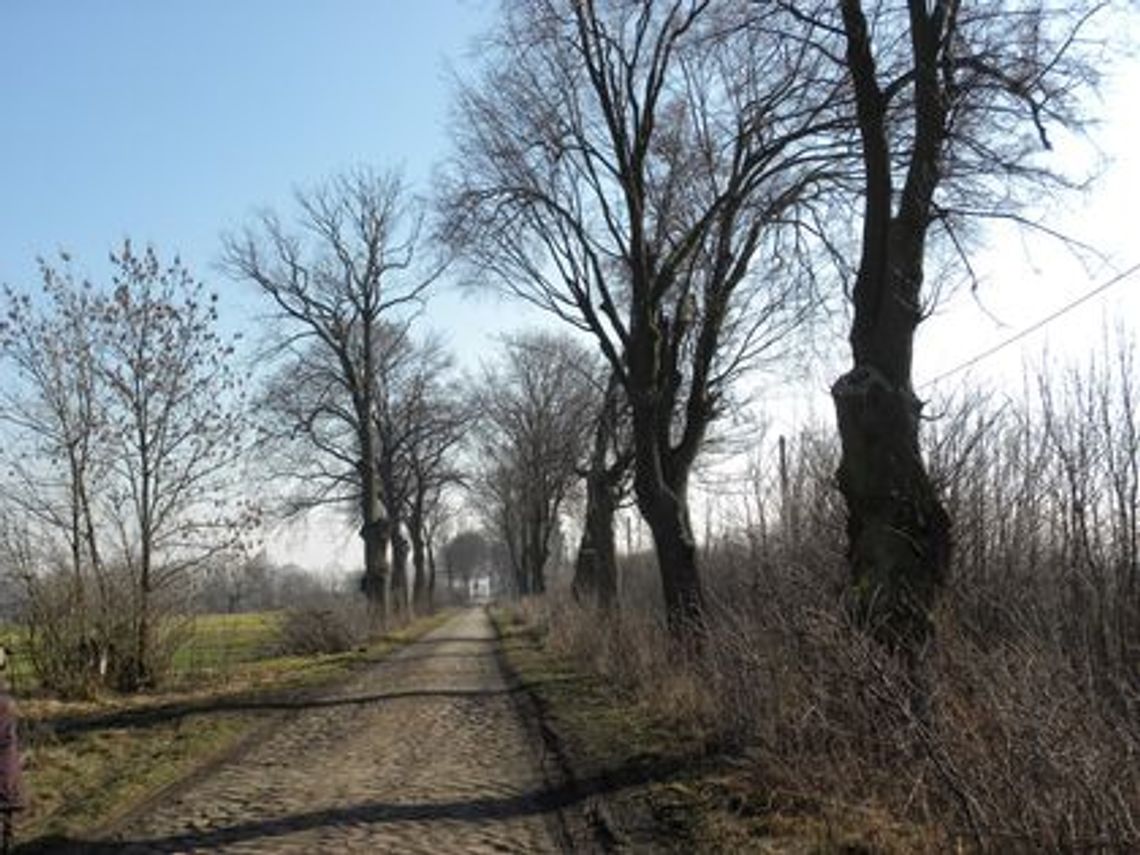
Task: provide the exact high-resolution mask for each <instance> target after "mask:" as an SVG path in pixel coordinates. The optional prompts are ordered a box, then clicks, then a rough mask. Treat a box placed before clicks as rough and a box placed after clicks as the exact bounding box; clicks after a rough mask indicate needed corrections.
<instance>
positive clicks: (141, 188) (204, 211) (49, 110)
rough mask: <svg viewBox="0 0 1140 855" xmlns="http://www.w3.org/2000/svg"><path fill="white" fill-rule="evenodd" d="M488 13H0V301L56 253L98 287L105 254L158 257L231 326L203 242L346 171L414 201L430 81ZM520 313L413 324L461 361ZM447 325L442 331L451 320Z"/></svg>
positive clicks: (440, 85) (441, 303) (435, 0)
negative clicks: (136, 251)
mask: <svg viewBox="0 0 1140 855" xmlns="http://www.w3.org/2000/svg"><path fill="white" fill-rule="evenodd" d="M496 5H497V3H496V0H423V2H411V0H321V2H303V0H241V2H235V0H229V1H228V2H222V1H221V0H194V2H153V0H151V2H142V0H106V2H98V3H96V2H80V0H71V1H70V2H64V0H34V2H33V1H32V0H5V2H4V3H3V5H2V7H0V282H8V283H11V284H21V285H30V284H34V282H35V257H36V255H37V254H52V253H54V251H55V250H56V249H57V248H64V249H67V250H68V251H69V252H70V253H71V254H72V255H73V256H74V257H75V258H76V260H77V263H78V265H79V269H80V270H81V271H82V272H85V273H89V274H91V275H94V276H96V277H98V276H99V275H100V273H101V272H102V271H103V270H104V269H105V262H104V260H105V259H106V256H107V253H108V251H109V250H110V249H112V248H113V247H114V246H115V245H117V244H118V243H119V242H120V241H121V240H122V239H123V238H124V237H125V236H130V237H131V238H132V239H133V240H134V241H135V242H136V243H144V242H150V243H153V244H154V245H155V246H156V247H157V248H158V249H159V250H160V252H162V253H164V254H166V255H171V254H173V253H174V252H178V253H180V254H181V255H182V257H183V259H184V260H185V261H186V262H188V263H189V265H190V266H191V268H192V269H193V270H194V272H195V273H196V275H198V276H199V277H200V278H203V279H205V280H207V281H208V282H211V283H213V284H216V286H217V287H218V288H219V290H220V291H222V293H223V298H224V299H225V298H228V299H227V300H226V302H227V303H229V304H230V305H231V306H232V307H233V308H234V311H235V312H237V311H239V309H238V306H239V305H241V304H245V303H248V302H249V293H248V292H247V291H245V289H244V288H243V287H242V286H238V285H234V284H232V283H228V282H226V281H225V280H223V279H222V278H221V277H220V275H219V274H218V273H217V272H216V271H214V270H213V268H212V265H213V263H214V262H215V261H216V258H217V255H218V251H219V235H220V234H221V233H222V232H223V231H226V230H234V229H237V228H240V227H241V226H242V225H243V224H244V223H246V222H248V221H249V220H250V219H251V216H252V215H253V213H254V212H255V211H256V210H257V209H258V208H261V207H263V206H270V207H275V208H277V209H278V210H281V211H283V212H284V211H287V210H288V209H289V203H290V194H291V191H292V188H293V187H294V186H297V185H302V186H304V185H307V184H311V183H312V182H315V181H319V180H321V179H323V178H326V177H328V176H330V175H332V174H333V173H335V172H337V171H339V170H343V169H346V168H350V167H353V166H356V165H360V164H367V165H371V166H375V167H377V168H380V169H387V168H389V167H397V168H402V169H403V170H404V173H405V176H406V178H407V180H408V182H409V184H410V185H411V187H412V188H413V190H415V191H417V192H426V190H427V186H428V179H429V176H430V172H431V169H432V166H433V164H434V163H435V162H436V161H437V160H438V159H440V158H442V157H444V156H445V155H446V152H447V147H448V144H447V134H446V125H447V117H448V102H449V92H450V85H449V82H448V79H449V69H454V71H455V72H456V73H460V74H462V73H463V70H464V68H465V66H467V65H469V63H470V58H471V45H472V40H473V39H474V38H475V37H476V36H477V35H478V34H479V33H480V32H481V31H482V30H483V29H485V28H486V26H487V24H488V23H489V22H490V20H491V18H492V16H493V15H494V14H495V12H496ZM516 314H517V315H518V322H519V323H522V321H523V318H524V313H523V312H522V311H521V310H516V309H515V308H514V307H511V308H510V309H509V310H506V311H505V310H504V307H503V306H500V305H496V304H495V303H494V301H488V300H483V301H481V302H479V303H477V304H474V305H472V304H471V303H470V301H463V302H460V301H459V299H458V298H457V297H456V295H454V294H445V295H443V296H442V297H441V298H440V299H439V300H438V301H437V302H436V304H435V305H433V307H432V313H431V316H430V317H431V323H432V324H433V326H437V327H448V328H449V335H450V337H451V339H452V341H453V343H454V344H455V345H456V346H457V348H458V349H459V350H460V351H461V354H462V355H463V356H465V357H467V358H468V359H470V358H471V357H472V355H473V354H475V353H476V352H478V350H479V349H480V347H482V346H483V344H484V338H483V336H482V334H481V330H482V327H483V326H487V327H492V328H495V329H498V328H502V327H509V326H511V325H512V323H513V322H514V317H515V315H516ZM460 318H461V319H462V322H461V323H460V322H458V320H459V319H460Z"/></svg>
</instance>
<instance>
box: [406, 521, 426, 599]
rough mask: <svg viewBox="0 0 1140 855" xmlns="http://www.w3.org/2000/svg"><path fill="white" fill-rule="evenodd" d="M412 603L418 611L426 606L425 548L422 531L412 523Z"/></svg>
mask: <svg viewBox="0 0 1140 855" xmlns="http://www.w3.org/2000/svg"><path fill="white" fill-rule="evenodd" d="M409 534H410V535H411V539H412V604H413V605H414V607H415V608H416V610H418V611H422V610H424V609H425V608H427V607H428V579H427V550H426V548H425V545H424V535H423V531H422V530H420V529H418V528H417V527H416V526H415V525H414V524H413V525H412V527H411V529H410V531H409Z"/></svg>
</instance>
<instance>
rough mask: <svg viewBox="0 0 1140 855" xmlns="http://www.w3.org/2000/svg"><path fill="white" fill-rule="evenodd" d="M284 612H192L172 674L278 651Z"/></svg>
mask: <svg viewBox="0 0 1140 855" xmlns="http://www.w3.org/2000/svg"><path fill="white" fill-rule="evenodd" d="M284 617H285V613H284V612H245V613H238V614H208V615H194V616H191V617H189V618H187V619H186V620H187V625H186V631H187V633H188V637H187V638H186V640H185V641H184V642H183V643H182V644H180V645H179V646H178V649H177V650H176V651H175V654H174V662H173V667H174V671H175V673H176V674H177V673H185V672H199V671H226V670H228V669H230V668H232V667H233V666H235V665H238V664H241V663H244V662H256V661H257V660H259V659H267V658H269V657H272V656H276V655H278V654H279V652H280V651H279V640H280V630H281V622H282V620H283V619H284Z"/></svg>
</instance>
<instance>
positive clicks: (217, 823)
mask: <svg viewBox="0 0 1140 855" xmlns="http://www.w3.org/2000/svg"><path fill="white" fill-rule="evenodd" d="M548 795H549V794H547V793H545V792H544V790H543V783H542V776H541V774H540V772H539V769H538V766H537V763H536V756H535V751H534V750H533V749H532V747H531V746H530V744H529V743H528V740H527V736H526V731H525V729H524V727H523V725H522V723H521V722H520V720H519V717H518V715H517V713H516V710H515V706H514V704H513V702H512V698H511V697H510V695H509V693H508V690H507V686H506V684H505V682H504V679H503V675H502V673H501V670H500V668H499V665H498V662H497V659H496V656H495V641H494V635H493V631H492V628H491V626H490V623H489V621H488V619H487V616H486V615H485V614H484V612H483V611H482V610H481V609H471V610H468V611H465V612H463V613H461V614H460V615H458V616H457V617H455V618H454V619H452V620H450V621H449V622H448V623H446V624H445V625H444V626H442V627H440V628H439V629H437V630H436V631H435V632H433V633H431V634H430V635H428V636H426V637H425V638H423V639H421V640H420V641H418V642H416V643H414V644H412V645H409V646H408V647H407V648H405V649H404V650H403V651H401V652H400V653H399V654H397V655H395V656H392V657H390V658H389V659H387V660H385V661H384V662H382V663H380V664H378V665H377V666H376V667H374V668H372V669H370V670H369V671H367V672H366V673H364V674H363V675H361V676H360V677H359V678H356V679H354V680H353V681H352V682H351V683H349V684H347V685H344V686H342V687H341V688H340V689H339V690H337V691H336V692H334V693H332V694H330V695H328V696H326V697H324V698H322V699H320V700H318V701H313V702H310V703H309V704H308V705H307V706H306V708H305V709H304V710H303V711H301V712H300V713H298V714H297V715H295V716H294V717H292V718H290V719H288V720H287V721H286V722H285V723H283V725H282V726H281V728H280V730H278V731H277V732H276V733H273V734H272V735H271V736H269V738H267V739H266V740H265V741H264V742H261V743H259V744H258V745H256V746H255V747H254V748H253V749H251V750H250V751H248V752H247V753H245V754H243V755H242V756H241V757H240V758H239V759H238V760H235V761H234V762H232V763H229V764H224V765H222V766H221V767H220V768H218V769H217V770H216V771H215V772H214V773H213V774H211V775H209V776H208V777H206V778H205V779H204V780H202V781H200V782H199V783H198V784H197V785H195V786H193V787H192V788H190V789H189V790H188V791H186V792H183V793H181V794H180V795H179V796H177V797H176V798H174V799H173V800H171V801H170V802H168V803H166V804H163V805H161V806H160V807H159V808H157V809H155V810H153V811H150V812H148V813H147V815H146V816H143V817H139V818H136V819H135V820H134V821H132V822H131V823H130V824H129V825H127V826H126V827H123V828H120V829H118V830H117V832H116V834H115V840H116V842H117V843H118V844H119V846H118V847H116V848H118V849H119V851H122V852H140V853H141V852H234V853H236V852H243V853H244V852H274V853H278V852H314V853H317V852H407V853H443V852H470V853H487V852H556V851H559V846H558V844H557V840H558V837H557V833H556V829H557V825H556V817H555V816H554V814H553V811H551V810H550V809H549V804H550V802H551V800H550V798H549V797H548ZM120 847H121V848H120Z"/></svg>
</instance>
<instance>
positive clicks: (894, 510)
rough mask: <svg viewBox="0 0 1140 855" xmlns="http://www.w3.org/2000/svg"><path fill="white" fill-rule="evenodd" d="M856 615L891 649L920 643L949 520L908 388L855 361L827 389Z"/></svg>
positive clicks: (946, 548) (944, 564)
mask: <svg viewBox="0 0 1140 855" xmlns="http://www.w3.org/2000/svg"><path fill="white" fill-rule="evenodd" d="M832 395H833V397H834V400H835V411H836V416H837V420H838V423H839V436H840V440H841V441H842V446H843V456H842V459H841V462H840V465H839V472H838V480H839V489H840V491H841V492H842V493H843V497H844V498H845V499H846V501H847V513H848V517H847V539H848V547H847V557H848V560H849V562H850V567H851V574H852V582H853V598H854V606H855V611H856V615H857V617H858V618H859V620H860V621H861V622H862V623H863V624H864V625H866V626H867V627H868V628H869V629H870V630H871V631H872V633H873V634H874V635H876V637H879V638H880V639H882V640H883V641H885V642H887V643H888V644H889V645H890V646H892V647H895V646H899V647H902V648H905V649H911V650H914V649H917V648H918V647H921V646H922V645H923V644H924V643H925V641H926V639H927V638H928V637H929V635H930V631H931V625H930V613H931V611H932V609H933V607H934V604H935V600H936V596H937V593H938V590H939V588H940V587H941V585H942V583H943V582H944V580H945V578H946V574H947V570H948V565H949V562H950V519H949V517H948V515H947V514H946V511H945V510H944V509H943V507H942V504H941V502H940V501H939V499H938V496H937V494H936V492H935V490H934V487H933V485H932V484H931V482H930V478H929V476H928V475H927V473H926V468H925V466H924V465H923V462H922V456H921V454H920V452H919V448H918V415H919V403H918V401H917V400H916V399H915V397H914V395H913V393H911V391H910V389H909V388H903V389H900V388H898V387H897V386H894V385H892V384H890V383H889V382H888V381H887V380H886V379H885V378H884V377H883V376H882V375H881V374H880V373H879V372H877V371H876V370H875V369H874V368H873V367H870V366H865V365H857V366H856V367H855V368H854V369H853V370H852V371H850V372H848V373H847V374H845V375H844V376H843V377H841V378H840V379H839V380H838V381H837V382H836V384H835V386H834V387H833V388H832Z"/></svg>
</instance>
